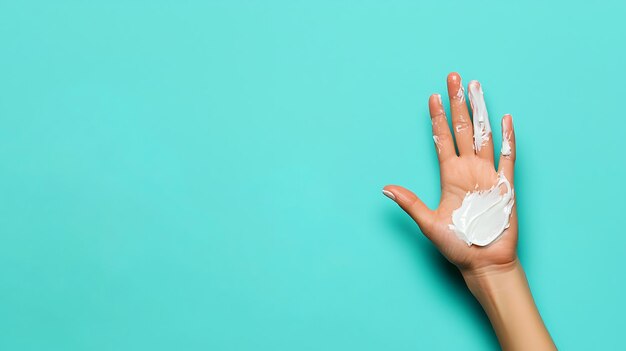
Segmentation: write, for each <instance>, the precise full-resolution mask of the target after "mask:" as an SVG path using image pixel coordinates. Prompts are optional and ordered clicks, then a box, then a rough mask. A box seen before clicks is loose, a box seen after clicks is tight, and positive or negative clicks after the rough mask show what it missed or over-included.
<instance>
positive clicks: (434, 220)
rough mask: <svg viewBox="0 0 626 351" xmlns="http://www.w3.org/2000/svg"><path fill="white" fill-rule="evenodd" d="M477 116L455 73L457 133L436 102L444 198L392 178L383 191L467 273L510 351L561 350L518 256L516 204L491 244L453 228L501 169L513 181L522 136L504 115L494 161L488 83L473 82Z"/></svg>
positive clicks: (435, 99) (451, 89) (451, 90)
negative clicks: (472, 195)
mask: <svg viewBox="0 0 626 351" xmlns="http://www.w3.org/2000/svg"><path fill="white" fill-rule="evenodd" d="M468 90H469V91H470V101H471V102H472V110H473V114H472V119H470V115H469V111H468V109H467V103H466V101H465V94H464V92H463V86H462V83H461V77H460V76H459V75H458V74H457V73H451V74H450V75H448V96H450V106H451V110H452V128H453V130H454V136H455V137H456V146H457V148H458V151H459V152H458V155H457V153H456V151H455V148H454V141H453V140H452V133H451V132H450V129H449V128H448V122H447V121H446V116H445V113H444V108H443V105H442V102H441V96H440V95H432V96H431V97H430V100H429V101H428V106H429V108H430V118H431V121H432V125H433V140H434V141H435V148H436V150H437V151H436V152H437V155H438V157H439V166H440V167H439V168H440V171H441V199H440V200H439V206H438V207H437V209H436V210H431V209H429V208H428V207H426V205H425V204H424V203H423V202H422V201H421V200H420V199H419V198H418V197H417V196H415V194H413V193H412V192H411V191H409V190H407V189H405V188H403V187H400V186H397V185H388V186H386V187H385V188H384V189H383V193H384V194H385V195H387V196H388V197H390V198H391V199H392V200H394V201H395V202H397V203H398V205H400V207H402V208H403V209H404V210H405V211H406V212H407V213H408V214H409V216H411V218H413V219H414V220H415V222H417V224H418V225H419V227H420V229H421V230H422V232H423V233H424V234H425V235H426V236H427V237H428V238H429V239H430V240H431V241H432V242H433V243H434V244H435V245H436V246H437V248H438V249H439V251H441V253H442V254H443V255H444V256H445V257H446V258H447V259H448V260H449V261H450V262H452V263H454V264H455V265H456V266H457V267H459V269H460V270H461V273H462V274H463V278H464V279H465V282H466V283H467V286H468V287H469V289H470V291H471V292H472V293H473V294H474V296H475V297H476V298H477V299H478V301H479V302H480V304H481V305H482V306H483V308H484V310H485V312H486V313H487V316H489V320H490V321H491V324H492V325H493V327H494V330H495V332H496V335H497V336H498V340H499V341H500V345H501V346H502V349H503V350H556V347H555V346H554V343H553V342H552V339H551V338H550V334H549V333H548V331H547V329H546V328H545V326H544V324H543V321H542V319H541V316H540V315H539V311H538V310H537V307H536V306H535V302H534V300H533V297H532V294H531V293H530V288H529V286H528V282H527V280H526V275H525V273H524V270H523V268H522V265H521V264H520V262H519V260H518V259H517V254H516V246H517V214H516V208H515V206H513V208H512V212H511V217H510V219H509V220H510V221H509V227H508V228H507V229H505V230H504V232H503V233H502V234H501V236H500V237H499V238H498V239H497V240H496V241H494V242H492V243H491V244H488V245H487V246H476V245H472V246H468V244H467V243H466V242H465V241H463V240H462V239H461V238H459V237H458V236H457V234H456V233H455V232H454V231H453V230H452V229H450V227H449V226H450V224H451V223H452V213H453V212H454V210H456V209H458V208H459V207H461V204H462V202H463V199H464V198H465V195H466V194H467V193H468V192H472V191H475V190H487V189H491V188H493V187H494V186H495V185H496V183H497V182H498V178H499V176H498V173H500V174H501V175H503V176H504V177H506V179H507V180H508V181H509V182H510V183H511V187H513V165H514V161H515V135H514V133H513V121H512V119H511V116H510V115H505V116H504V117H503V118H502V134H503V135H502V138H503V140H506V141H507V142H508V143H507V142H503V144H504V145H508V146H509V147H504V148H503V149H502V151H501V152H500V162H499V169H498V172H496V169H495V167H494V162H493V161H494V150H493V140H492V138H491V128H490V126H489V120H488V117H487V114H486V109H485V107H484V100H483V98H482V89H481V88H480V83H478V82H476V81H472V82H470V83H469V89H468Z"/></svg>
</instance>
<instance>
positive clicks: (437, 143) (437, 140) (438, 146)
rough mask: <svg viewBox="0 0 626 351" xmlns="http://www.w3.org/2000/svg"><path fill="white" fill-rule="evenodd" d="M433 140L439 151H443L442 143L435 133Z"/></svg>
mask: <svg viewBox="0 0 626 351" xmlns="http://www.w3.org/2000/svg"><path fill="white" fill-rule="evenodd" d="M433 140H434V141H435V146H437V153H441V145H440V144H439V137H438V136H436V135H433Z"/></svg>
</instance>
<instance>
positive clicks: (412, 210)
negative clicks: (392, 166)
mask: <svg viewBox="0 0 626 351" xmlns="http://www.w3.org/2000/svg"><path fill="white" fill-rule="evenodd" d="M383 194H384V195H385V196H387V197H388V198H390V199H392V200H393V201H395V202H396V203H397V204H398V205H399V206H400V207H401V208H402V209H403V210H404V212H406V213H407V214H408V215H409V216H411V218H413V220H414V221H415V223H417V225H418V226H419V227H420V229H421V230H422V232H424V233H426V232H429V231H430V228H431V226H432V223H433V218H434V217H433V216H434V212H433V211H432V210H431V209H429V208H428V206H426V204H424V203H423V202H422V200H420V199H419V198H418V197H417V196H416V195H415V194H413V193H412V192H411V191H410V190H408V189H405V188H403V187H401V186H398V185H387V186H386V187H384V188H383Z"/></svg>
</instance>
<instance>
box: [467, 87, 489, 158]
mask: <svg viewBox="0 0 626 351" xmlns="http://www.w3.org/2000/svg"><path fill="white" fill-rule="evenodd" d="M467 95H468V96H469V101H470V106H471V107H472V119H473V122H474V150H476V151H480V149H481V148H482V147H483V145H484V144H485V143H486V142H487V141H489V134H491V124H489V115H488V114H487V106H485V98H484V96H483V88H482V87H481V85H480V83H478V82H477V81H475V80H473V81H471V82H470V83H469V85H468V94H467Z"/></svg>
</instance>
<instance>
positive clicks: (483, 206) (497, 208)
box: [449, 174, 515, 246]
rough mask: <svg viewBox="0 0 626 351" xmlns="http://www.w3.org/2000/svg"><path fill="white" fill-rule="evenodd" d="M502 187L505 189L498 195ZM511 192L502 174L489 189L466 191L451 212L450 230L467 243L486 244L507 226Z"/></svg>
mask: <svg viewBox="0 0 626 351" xmlns="http://www.w3.org/2000/svg"><path fill="white" fill-rule="evenodd" d="M501 186H504V188H505V189H506V192H505V193H504V194H500V190H501V189H500V188H501ZM514 203H515V200H514V191H513V188H511V183H509V181H508V180H507V179H506V177H505V176H504V174H500V176H499V177H498V183H496V185H494V186H493V187H492V188H491V189H489V190H482V191H473V192H468V193H467V194H466V195H465V198H464V199H463V203H462V204H461V207H459V208H458V209H456V210H454V212H452V224H450V225H449V227H450V229H451V230H452V231H454V233H455V234H456V235H457V236H458V237H459V238H460V239H462V240H463V241H465V242H466V243H467V245H468V246H471V245H472V244H474V245H478V246H486V245H489V244H491V243H492V242H493V241H494V240H496V239H497V238H498V237H499V236H500V235H501V234H502V232H504V230H505V229H506V228H508V227H509V218H510V216H511V210H512V209H513V204H514Z"/></svg>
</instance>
